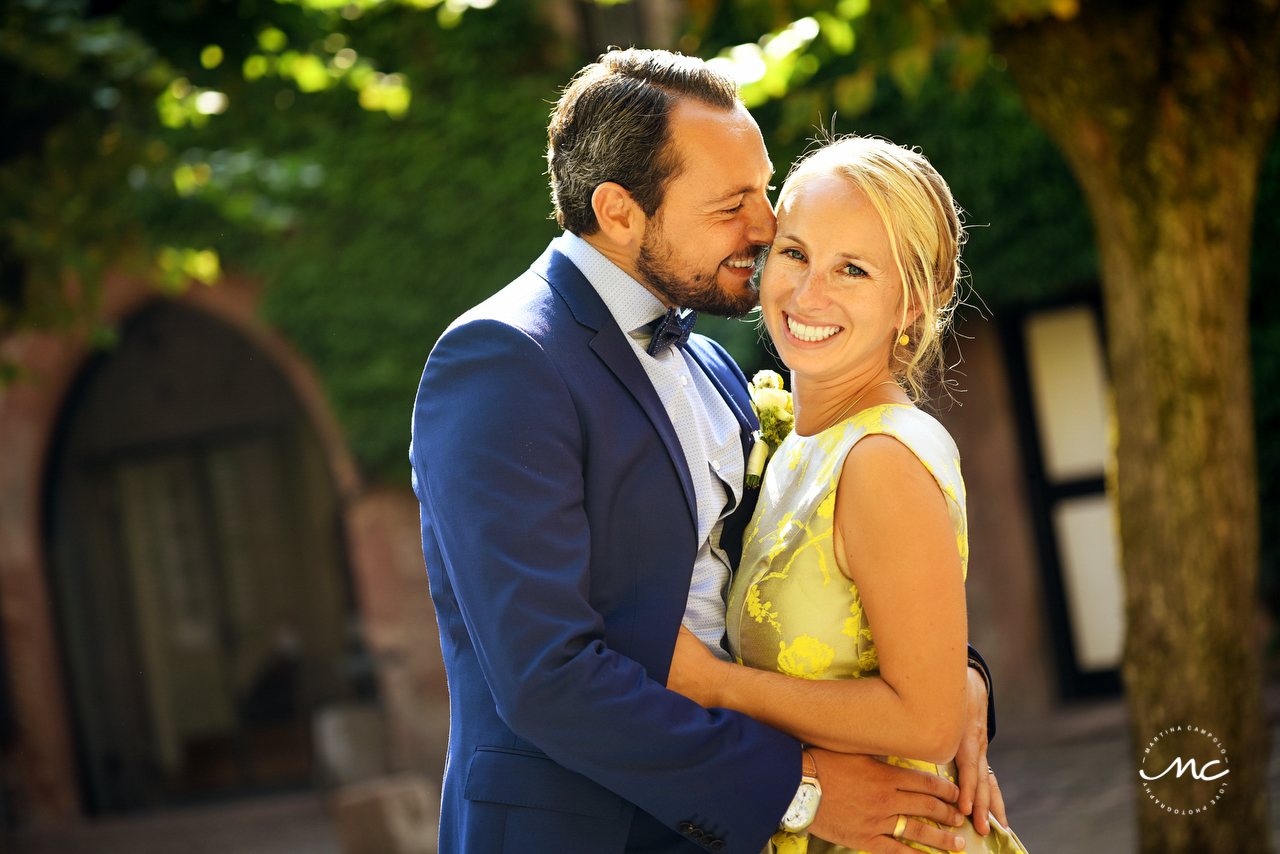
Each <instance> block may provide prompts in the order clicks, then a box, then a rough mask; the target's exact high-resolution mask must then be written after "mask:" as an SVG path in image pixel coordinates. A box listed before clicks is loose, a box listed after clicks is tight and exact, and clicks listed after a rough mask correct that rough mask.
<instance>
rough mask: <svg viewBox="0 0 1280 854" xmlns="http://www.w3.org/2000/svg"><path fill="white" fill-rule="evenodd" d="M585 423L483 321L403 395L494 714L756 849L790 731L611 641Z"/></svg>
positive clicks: (420, 470)
mask: <svg viewBox="0 0 1280 854" xmlns="http://www.w3.org/2000/svg"><path fill="white" fill-rule="evenodd" d="M588 439H589V437H586V436H584V435H583V430H582V426H581V423H580V421H579V418H578V414H577V412H576V409H575V405H574V401H573V399H572V397H571V395H570V393H569V389H568V386H567V385H566V383H565V382H564V380H563V378H562V377H561V375H560V373H559V372H558V370H557V367H556V365H555V364H554V363H553V361H552V360H551V359H550V358H549V356H548V354H547V353H545V352H544V351H543V350H542V349H541V348H540V346H539V345H538V343H537V342H536V341H534V340H533V339H532V338H531V337H530V336H528V335H527V334H525V333H524V332H522V331H520V330H518V329H515V328H512V327H510V326H508V325H506V324H503V323H500V322H498V321H492V320H476V321H471V322H470V323H467V324H464V325H462V326H460V327H456V328H454V329H451V330H450V331H449V332H448V333H446V334H445V336H444V337H443V338H442V339H441V340H440V342H439V343H438V344H437V345H436V348H435V349H434V350H433V352H432V354H431V357H430V359H429V360H428V363H427V368H426V371H425V372H424V375H423V379H422V384H421V387H420V389H419V393H418V399H417V403H416V406H415V410H414V420H413V448H412V459H413V466H414V476H415V482H416V488H417V490H418V496H419V499H420V500H421V501H422V502H423V504H424V512H425V513H427V514H429V515H430V516H431V517H432V518H433V519H434V521H435V526H434V527H435V538H436V541H437V542H436V546H437V547H438V549H439V552H440V559H441V561H442V563H443V567H444V571H445V572H446V573H447V575H448V578H449V580H450V581H451V583H452V584H453V587H454V590H455V593H456V596H457V600H458V606H459V610H460V613H461V615H462V618H463V621H464V623H465V625H466V628H467V630H468V633H469V635H470V638H471V640H472V642H473V643H474V645H475V648H476V652H477V655H478V659H479V662H480V668H481V670H482V671H483V674H484V677H485V679H486V680H487V681H488V684H489V686H490V689H491V691H492V693H493V696H494V698H495V700H496V704H497V711H498V714H499V715H500V716H501V718H502V720H503V721H504V722H505V723H506V724H507V726H509V727H510V728H511V729H512V731H513V732H515V733H516V734H517V735H518V736H520V737H521V738H524V739H526V740H528V741H529V742H531V743H533V744H535V745H537V746H538V747H539V748H540V749H542V750H543V751H545V752H546V753H547V755H548V756H550V757H551V758H552V759H554V760H555V761H556V762H558V763H560V764H561V765H563V766H565V767H566V768H569V769H571V770H573V771H577V772H579V773H581V774H583V775H585V776H587V777H589V778H590V779H592V780H594V781H596V782H597V783H599V784H601V785H603V786H605V787H606V788H608V789H610V790H612V791H613V792H615V793H617V794H618V795H620V796H621V797H623V798H625V799H626V800H628V801H631V802H632V803H635V804H636V805H638V806H639V807H640V808H642V809H644V810H645V811H647V812H649V813H651V814H652V815H654V816H655V817H657V818H658V819H659V820H661V821H662V822H663V823H665V824H667V825H668V826H669V827H673V828H674V827H676V826H677V825H678V824H679V823H680V822H683V821H686V820H689V819H690V817H691V816H692V815H694V814H696V815H697V817H698V818H699V820H701V821H702V822H705V823H706V824H707V825H716V826H718V827H719V828H721V832H720V833H719V834H718V835H719V836H720V837H721V838H722V839H724V841H725V843H726V846H727V847H726V849H725V850H726V851H741V852H748V853H749V854H755V853H756V852H758V851H759V850H760V849H761V848H762V847H763V845H764V842H765V840H766V839H767V838H768V836H769V835H770V834H771V833H772V832H773V831H774V830H775V829H776V828H777V825H778V820H779V818H780V817H781V815H782V813H783V812H784V811H785V810H786V807H787V805H788V803H789V802H790V800H791V798H792V796H793V795H794V794H795V791H796V786H797V785H798V783H799V776H800V745H799V743H798V742H797V741H796V740H795V739H792V738H791V737H789V736H786V735H783V734H782V733H779V732H777V731H776V730H773V729H771V728H769V727H767V726H765V725H763V724H760V723H758V722H757V721H754V720H752V719H751V718H749V717H746V716H745V715H741V714H739V713H737V712H731V711H727V710H722V709H715V710H704V709H702V708H701V707H700V706H698V705H697V704H695V703H693V702H691V701H689V700H687V699H685V698H684V697H682V696H680V695H678V694H675V693H673V692H670V691H667V690H666V689H665V688H664V687H663V686H662V685H660V684H659V683H657V682H655V681H654V680H652V679H650V678H649V677H648V675H647V673H646V671H645V669H644V667H642V666H641V665H640V664H638V663H637V662H635V661H632V660H630V659H627V658H625V657H623V656H621V655H619V654H617V653H616V652H614V651H612V650H611V649H609V648H608V647H607V646H606V645H605V643H604V641H603V637H604V623H603V619H602V617H601V616H600V614H599V613H597V612H596V611H595V610H594V609H593V607H592V605H591V604H590V601H589V597H588V593H589V591H590V589H591V577H590V573H589V566H590V554H591V531H590V530H589V526H588V520H587V516H586V512H585V509H584V488H585V487H584V474H583V448H584V442H586V441H587V440H588Z"/></svg>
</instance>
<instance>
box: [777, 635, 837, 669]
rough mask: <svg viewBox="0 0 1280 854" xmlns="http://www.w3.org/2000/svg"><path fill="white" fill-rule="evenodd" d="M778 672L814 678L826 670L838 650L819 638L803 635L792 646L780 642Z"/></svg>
mask: <svg viewBox="0 0 1280 854" xmlns="http://www.w3.org/2000/svg"><path fill="white" fill-rule="evenodd" d="M778 648H779V649H780V650H781V652H779V653H778V672H779V673H785V674H787V675H788V676H799V677H800V678H801V679H814V678H816V677H818V676H821V675H822V674H823V673H825V672H826V670H827V668H828V667H830V666H831V660H832V659H833V658H835V654H836V651H835V650H834V649H832V648H831V647H829V646H827V645H826V644H825V643H823V642H822V641H820V640H818V639H817V638H812V637H809V636H808V635H801V636H800V637H798V638H796V639H795V642H794V643H793V644H791V646H787V642H786V641H781V642H780V643H779V644H778Z"/></svg>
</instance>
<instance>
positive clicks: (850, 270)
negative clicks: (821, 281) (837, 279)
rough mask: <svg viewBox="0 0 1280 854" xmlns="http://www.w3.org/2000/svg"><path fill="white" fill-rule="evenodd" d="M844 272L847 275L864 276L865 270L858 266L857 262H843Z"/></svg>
mask: <svg viewBox="0 0 1280 854" xmlns="http://www.w3.org/2000/svg"><path fill="white" fill-rule="evenodd" d="M844 272H845V275H847V276H865V275H867V271H866V270H864V269H862V268H861V267H859V266H858V265H857V264H845V265H844Z"/></svg>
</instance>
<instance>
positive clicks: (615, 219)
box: [591, 181, 647, 249]
mask: <svg viewBox="0 0 1280 854" xmlns="http://www.w3.org/2000/svg"><path fill="white" fill-rule="evenodd" d="M591 209H592V210H593V211H595V214H596V222H597V223H599V225H600V233H601V234H602V235H603V236H604V238H605V239H606V240H608V241H609V242H610V243H612V244H614V245H615V246H617V247H618V248H619V249H626V248H630V247H632V246H639V245H640V244H641V243H642V242H643V240H644V227H645V222H646V220H647V217H646V216H645V215H644V211H643V210H641V209H640V206H639V205H638V204H636V202H635V199H633V198H631V194H630V193H629V192H627V190H626V188H624V187H623V186H622V185H621V184H615V183H614V182H612V181H606V182H605V183H603V184H601V185H600V186H598V187H596V189H595V192H594V193H592V194H591Z"/></svg>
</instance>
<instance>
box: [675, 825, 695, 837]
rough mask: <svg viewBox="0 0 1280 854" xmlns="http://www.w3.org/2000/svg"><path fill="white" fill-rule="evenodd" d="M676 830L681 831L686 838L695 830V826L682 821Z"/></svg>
mask: <svg viewBox="0 0 1280 854" xmlns="http://www.w3.org/2000/svg"><path fill="white" fill-rule="evenodd" d="M676 830H678V831H680V832H681V833H683V834H684V835H685V836H688V835H689V831H691V830H693V824H692V822H688V821H682V822H680V823H679V824H677V825H676Z"/></svg>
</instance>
